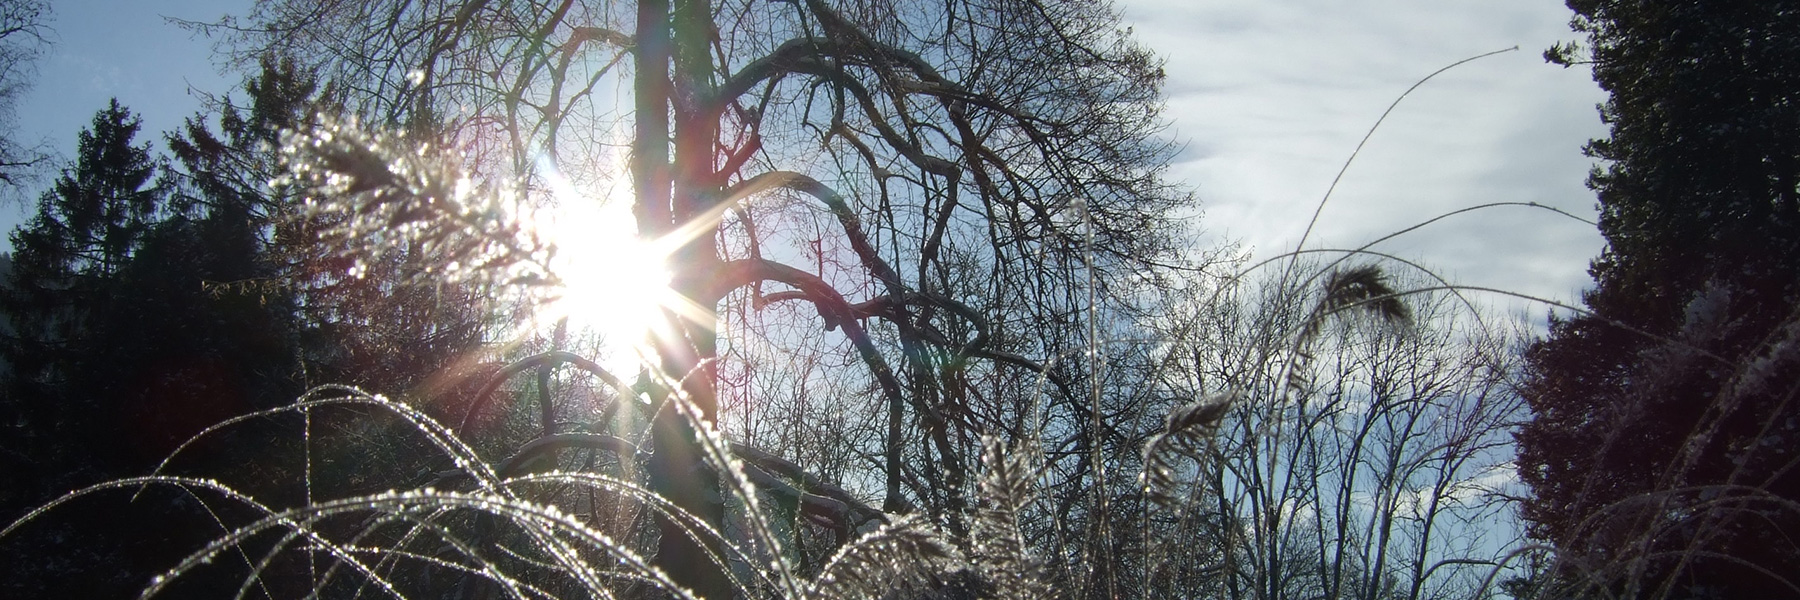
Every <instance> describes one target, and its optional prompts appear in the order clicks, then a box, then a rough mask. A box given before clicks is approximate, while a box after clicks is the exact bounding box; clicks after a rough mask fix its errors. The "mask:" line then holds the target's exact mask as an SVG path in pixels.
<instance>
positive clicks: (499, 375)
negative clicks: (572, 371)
mask: <svg viewBox="0 0 1800 600" xmlns="http://www.w3.org/2000/svg"><path fill="white" fill-rule="evenodd" d="M564 363H567V364H570V365H574V366H575V368H578V369H581V370H583V371H587V372H588V373H590V374H593V376H595V377H598V378H600V381H602V382H605V383H606V385H609V386H612V389H613V391H614V392H615V393H617V394H618V395H619V400H620V401H623V400H624V399H626V398H631V397H632V396H633V392H632V390H631V386H628V385H625V383H624V382H622V381H619V378H617V377H614V376H613V374H612V373H608V372H607V371H606V369H604V368H601V367H600V365H599V364H598V363H595V362H594V361H591V360H588V359H586V358H582V357H581V356H580V355H577V354H574V353H571V352H565V351H562V350H553V351H550V352H545V353H543V354H536V355H532V356H527V357H525V358H522V359H519V360H518V361H516V362H514V363H512V364H509V365H506V366H504V367H501V368H500V370H499V371H496V372H495V373H494V374H493V375H491V376H489V377H488V381H487V383H485V384H482V386H481V390H479V391H477V392H475V399H474V400H473V401H471V402H470V403H469V408H468V409H467V410H465V411H463V418H462V420H461V421H457V424H456V430H457V431H465V430H467V429H468V427H469V419H471V418H474V416H475V413H477V412H480V411H481V409H482V408H483V407H484V406H486V405H487V403H488V397H489V396H492V395H493V393H494V390H497V389H499V388H500V384H503V383H506V380H508V379H511V378H512V376H514V375H518V374H519V373H522V372H525V371H526V370H528V369H532V368H534V367H540V366H556V365H559V364H564ZM545 433H549V432H545Z"/></svg>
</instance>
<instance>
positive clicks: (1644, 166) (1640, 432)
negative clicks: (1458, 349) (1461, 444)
mask: <svg viewBox="0 0 1800 600" xmlns="http://www.w3.org/2000/svg"><path fill="white" fill-rule="evenodd" d="M1569 6H1570V8H1572V9H1574V10H1575V13H1576V18H1575V27H1576V29H1577V30H1578V31H1581V32H1583V33H1586V34H1587V35H1588V40H1587V45H1586V47H1585V48H1584V47H1581V46H1577V45H1573V44H1571V45H1562V46H1558V47H1557V48H1554V49H1552V50H1551V51H1550V52H1549V53H1547V56H1548V57H1549V58H1550V59H1552V60H1554V61H1557V62H1561V63H1563V64H1573V63H1576V62H1581V63H1586V64H1591V65H1592V66H1593V69H1594V77H1595V80H1596V81H1598V82H1599V83H1600V85H1601V86H1602V87H1603V88H1605V89H1606V90H1607V91H1608V92H1609V93H1610V94H1611V95H1610V98H1609V100H1608V101H1607V102H1606V104H1605V105H1604V106H1603V107H1602V111H1601V112H1602V116H1603V117H1604V119H1605V120H1606V122H1607V123H1608V124H1610V125H1611V128H1612V130H1611V135H1610V136H1609V137H1607V138H1605V139H1599V140H1594V141H1593V142H1591V143H1590V144H1589V145H1588V146H1587V152H1588V154H1589V155H1590V156H1593V157H1595V158H1598V159H1601V160H1602V161H1604V162H1603V163H1602V164H1601V165H1600V166H1599V167H1598V168H1596V170H1595V171H1594V173H1593V175H1592V176H1591V177H1590V179H1589V186H1590V187H1592V188H1593V189H1594V190H1595V191H1596V192H1597V193H1598V196H1599V200H1600V208H1601V219H1600V230H1601V233H1602V234H1603V235H1604V236H1605V237H1606V240H1607V248H1606V251H1605V253H1604V254H1602V255H1601V256H1600V257H1599V258H1598V259H1596V260H1595V261H1594V263H1593V266H1592V269H1591V272H1592V273H1593V275H1594V277H1595V280H1596V282H1597V287H1596V288H1595V289H1594V290H1593V291H1592V292H1589V293H1588V294H1587V295H1586V296H1585V300H1586V303H1587V306H1588V307H1589V309H1591V310H1592V313H1591V314H1589V315H1583V316H1578V317H1573V318H1570V319H1567V320H1559V321H1555V322H1553V323H1552V335H1551V337H1550V339H1548V340H1546V341H1544V342H1542V343H1540V344H1538V345H1536V346H1535V347H1533V348H1532V349H1531V351H1530V354H1529V359H1530V369H1529V375H1530V377H1529V381H1528V383H1527V385H1526V387H1525V394H1526V397H1527V398H1528V399H1529V401H1530V403H1531V406H1532V408H1533V410H1534V411H1535V413H1536V416H1535V417H1534V418H1533V419H1532V420H1531V421H1530V422H1529V423H1527V424H1526V425H1525V426H1524V427H1523V429H1522V430H1521V431H1520V432H1519V434H1518V442H1519V445H1520V467H1521V469H1520V472H1521V476H1522V478H1523V479H1524V480H1525V481H1526V482H1527V483H1529V484H1531V487H1532V492H1533V493H1532V496H1531V498H1530V499H1529V500H1528V501H1527V502H1526V504H1525V511H1524V515H1525V517H1526V519H1528V520H1529V521H1530V522H1531V523H1532V531H1533V533H1534V534H1535V535H1536V536H1537V537H1539V538H1540V539H1544V540H1548V541H1550V542H1552V543H1553V544H1555V545H1556V547H1557V548H1558V550H1559V551H1560V553H1561V559H1560V560H1559V561H1558V562H1557V563H1556V565H1557V570H1556V571H1555V572H1554V573H1553V575H1552V576H1551V579H1553V580H1555V581H1557V582H1558V583H1559V584H1566V585H1571V586H1575V587H1576V588H1577V589H1582V590H1590V591H1591V590H1599V589H1604V590H1609V591H1612V592H1615V593H1620V594H1623V595H1624V596H1625V597H1658V598H1660V597H1687V596H1689V595H1695V594H1722V595H1723V596H1726V597H1775V596H1792V595H1794V594H1800V587H1796V585H1800V580H1797V579H1795V578H1794V577H1793V576H1792V574H1793V573H1796V572H1800V545H1796V544H1795V543H1794V541H1793V540H1795V539H1797V538H1796V537H1795V536H1796V535H1797V534H1800V510H1796V508H1797V506H1796V504H1795V503H1796V501H1800V470H1796V469H1795V468H1794V467H1795V464H1796V461H1797V460H1800V457H1796V455H1795V454H1794V452H1793V450H1792V448H1793V445H1792V443H1791V441H1792V440H1793V439H1795V438H1794V436H1795V435H1797V434H1800V404H1796V403H1795V402H1794V396H1795V394H1796V391H1800V388H1797V387H1796V386H1797V385H1800V379H1797V378H1796V377H1795V376H1794V374H1795V373H1796V370H1795V369H1794V366H1793V364H1794V363H1793V361H1794V360H1795V358H1796V356H1795V351H1796V348H1795V346H1794V343H1793V342H1794V339H1795V338H1794V335H1795V333H1796V331H1797V329H1800V320H1797V317H1800V313H1796V307H1800V304H1796V302H1795V298H1796V297H1800V296H1797V295H1796V294H1800V262H1797V261H1800V252H1797V251H1800V189H1797V187H1796V186H1797V184H1800V138H1797V137H1796V136H1794V135H1793V134H1792V132H1793V131H1795V127H1796V126H1800V103H1797V102H1796V94H1797V93H1800V10H1796V9H1795V8H1794V7H1793V6H1790V5H1789V4H1787V3H1751V4H1742V5H1726V4H1719V3H1710V2H1665V3H1640V2H1615V1H1596V0H1580V1H1571V2H1570V3H1569ZM1540 589H1546V590H1548V589H1556V588H1549V587H1544V588H1540ZM1547 593H1549V592H1547Z"/></svg>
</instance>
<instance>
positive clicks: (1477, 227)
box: [0, 0, 1604, 320]
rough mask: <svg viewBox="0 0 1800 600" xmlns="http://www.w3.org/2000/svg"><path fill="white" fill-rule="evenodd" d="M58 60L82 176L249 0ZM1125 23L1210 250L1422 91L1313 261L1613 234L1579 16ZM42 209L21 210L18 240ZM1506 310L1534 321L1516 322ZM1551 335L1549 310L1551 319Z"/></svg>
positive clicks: (27, 110) (68, 18)
mask: <svg viewBox="0 0 1800 600" xmlns="http://www.w3.org/2000/svg"><path fill="white" fill-rule="evenodd" d="M53 4H54V5H55V6H54V10H55V12H56V15H55V18H54V21H53V23H52V27H53V28H54V29H55V31H56V36H55V38H54V39H55V45H54V46H53V47H52V48H51V49H50V50H49V52H48V53H47V54H46V55H45V56H44V57H43V58H41V59H40V60H39V63H38V71H39V77H38V80H37V82H36V85H35V88H34V89H33V90H32V91H31V93H30V94H28V95H27V96H26V97H25V98H24V100H23V102H22V103H21V104H20V106H19V107H18V116H19V119H18V122H19V125H20V130H19V131H18V133H17V135H18V136H19V139H20V140H21V141H35V140H38V139H45V140H47V141H48V142H49V143H51V144H52V146H53V147H54V148H56V149H58V150H59V151H60V152H62V153H63V154H64V155H65V156H66V155H68V154H70V153H72V151H73V146H74V139H75V133H76V132H77V131H79V130H80V128H81V127H82V126H84V125H85V124H86V123H87V122H88V121H89V120H90V119H91V118H92V116H93V113H94V111H96V110H98V109H100V108H101V107H103V106H104V105H105V103H106V101H107V99H108V98H110V97H115V96H116V97H118V98H119V99H120V101H121V102H123V103H124V104H126V105H127V106H129V107H131V108H132V109H133V110H135V111H137V112H139V113H140V114H141V115H142V116H143V118H144V124H145V132H146V133H147V134H150V135H152V136H154V139H157V140H158V141H159V142H160V139H161V132H163V131H167V130H170V129H172V128H174V127H176V126H177V125H179V124H180V122H181V120H182V119H183V118H185V117H187V116H189V115H192V114H193V113H194V112H195V111H196V110H198V109H199V106H200V105H199V101H198V99H197V95H196V92H210V93H222V92H226V91H229V90H230V89H232V88H233V87H234V86H235V85H236V81H237V80H238V76H237V75H229V76H221V75H220V74H219V72H218V69H217V67H218V65H215V64H214V61H213V60H212V57H211V53H210V50H211V44H210V42H209V41H207V40H205V39H200V38H196V37H194V36H193V35H192V34H190V33H189V32H188V31H185V30H182V29H180V28H178V27H176V26H174V25H171V24H169V23H167V22H165V20H164V17H178V18H185V19H195V20H211V19H215V18H217V17H219V16H220V15H223V14H226V13H229V12H233V11H242V10H243V9H244V8H246V7H247V6H248V4H249V3H248V2H247V1H246V0H200V1H193V0H182V1H176V0H139V1H123V0H57V1H56V2H54V3H53ZM1120 8H1121V9H1122V10H1123V12H1124V16H1125V23H1124V24H1125V25H1126V26H1129V27H1132V28H1133V30H1134V32H1135V33H1136V35H1137V38H1138V39H1139V40H1140V41H1141V42H1142V43H1144V44H1146V45H1147V46H1149V47H1151V48H1152V49H1154V50H1156V51H1157V52H1158V53H1159V54H1160V55H1162V56H1163V57H1164V58H1165V59H1166V60H1167V71H1168V75H1169V79H1168V83H1167V88H1166V91H1167V92H1168V96H1169V105H1168V111H1167V117H1168V118H1169V121H1170V126H1171V127H1170V130H1169V135H1170V136H1171V137H1172V138H1173V139H1175V140H1176V141H1178V142H1179V143H1181V144H1183V145H1184V150H1183V151H1182V153H1181V154H1180V155H1179V156H1178V157H1177V160H1176V162H1175V163H1174V165H1172V167H1171V170H1170V175H1171V176H1173V177H1174V178H1176V179H1177V180H1179V181H1180V182H1181V183H1184V184H1185V185H1188V186H1190V187H1191V188H1192V189H1194V190H1195V191H1196V193H1198V194H1199V196H1200V197H1201V199H1202V200H1203V202H1205V209H1206V216H1205V218H1204V219H1203V220H1201V221H1200V224H1201V227H1202V228H1203V230H1204V236H1203V238H1202V239H1203V240H1204V243H1207V244H1216V243H1223V242H1226V241H1237V242H1241V243H1242V244H1244V248H1245V250H1246V251H1247V252H1254V253H1255V254H1256V255H1257V256H1259V257H1262V256H1269V255H1271V254H1273V253H1279V252H1281V251H1285V250H1287V249H1291V248H1292V246H1293V244H1294V243H1295V242H1296V241H1298V239H1299V237H1300V233H1301V231H1303V230H1304V228H1305V225H1306V220H1307V218H1308V217H1309V216H1310V215H1311V214H1312V211H1313V209H1314V207H1315V206H1316V205H1317V202H1318V200H1319V198H1320V197H1321V195H1323V194H1324V193H1325V190H1326V189H1327V188H1328V187H1329V186H1330V184H1331V181H1332V178H1333V177H1334V176H1335V175H1336V173H1337V171H1338V169H1339V167H1340V166H1341V165H1342V163H1343V161H1344V160H1345V158H1347V157H1348V156H1349V155H1350V153H1351V151H1352V150H1353V149H1355V148H1356V144H1357V141H1358V140H1359V139H1361V137H1362V136H1363V134H1364V133H1365V131H1366V130H1367V129H1368V127H1369V126H1370V125H1372V124H1374V122H1375V120H1376V119H1377V118H1378V117H1380V116H1381V114H1382V111H1383V110H1384V109H1385V108H1386V107H1387V106H1388V104H1389V103H1391V102H1392V101H1393V100H1394V98H1395V97H1396V96H1398V95H1399V94H1400V93H1401V92H1403V91H1405V90H1406V89H1407V87H1408V86H1411V85H1412V84H1413V82H1415V81H1417V80H1418V79H1419V78H1421V77H1423V76H1425V75H1427V74H1429V73H1431V72H1432V71H1434V70H1437V69H1438V68H1441V67H1443V66H1445V65H1448V64H1450V63H1453V62H1456V61H1457V60H1460V59H1463V58H1467V57H1469V56H1474V55H1477V54H1481V53H1484V52H1488V51H1492V50H1498V49H1501V48H1508V47H1512V46H1518V47H1519V50H1518V51H1517V52H1510V53H1506V54H1501V55H1497V56H1493V57H1490V58H1486V59H1483V60H1480V61H1476V62H1473V63H1469V64H1466V65H1463V66H1461V67H1458V68H1457V69H1454V70H1451V71H1449V72H1446V73H1444V74H1443V75H1440V76H1438V77H1437V78H1435V79H1434V80H1433V81H1432V82H1431V83H1428V84H1426V85H1425V86H1424V87H1422V88H1420V89H1419V90H1418V91H1416V92H1414V93H1413V94H1412V95H1411V96H1409V97H1408V98H1407V99H1406V100H1405V101H1404V102H1403V103H1401V105H1400V106H1399V107H1398V109H1397V110H1396V111H1395V113H1394V114H1393V115H1392V116H1390V117H1388V120H1387V121H1386V122H1385V124H1383V125H1382V128H1381V130H1379V131H1378V132H1377V133H1376V134H1375V135H1374V137H1372V138H1371V139H1370V141H1369V143H1368V145H1367V146H1366V147H1365V148H1364V149H1363V151H1362V153H1361V155H1360V156H1359V157H1358V158H1357V161H1356V164H1355V165H1354V166H1352V167H1351V169H1350V170H1349V172H1348V173H1347V174H1346V175H1345V177H1344V179H1343V181H1342V182H1341V183H1339V185H1338V188H1337V190H1336V192H1335V193H1334V195H1333V199H1332V200H1331V202H1330V204H1329V205H1328V206H1326V208H1325V209H1324V212H1323V213H1322V215H1321V217H1320V222H1319V224H1318V226H1317V228H1316V229H1315V231H1314V233H1313V235H1312V238H1311V239H1309V241H1308V243H1307V246H1308V247H1309V248H1318V247H1340V248H1341V247H1355V246H1358V245H1361V244H1363V243H1365V242H1368V241H1370V240H1373V239H1376V238H1378V237H1380V236H1382V235H1385V234H1387V233H1391V232H1393V231H1396V230H1399V229H1401V228H1404V227H1407V226H1410V225H1412V224H1414V223H1417V222H1419V221H1422V220H1425V219H1428V218H1430V217H1432V216H1435V215H1437V214H1440V213H1443V212H1447V211H1450V210H1455V209H1457V208H1462V207H1468V206H1474V205H1478V204H1483V203H1488V202H1538V203H1540V204H1545V205H1549V206H1555V207H1558V208H1561V209H1564V210H1568V211H1570V212H1573V213H1575V214H1578V215H1583V216H1586V217H1588V218H1592V216H1593V213H1594V200H1593V195H1592V193H1591V192H1589V191H1588V190H1586V189H1585V188H1584V187H1583V185H1582V181H1583V178H1584V177H1585V175H1586V173H1587V171H1588V169H1589V168H1590V167H1591V165H1592V164H1593V161H1592V160H1590V159H1588V158H1586V157H1583V156H1581V154H1580V151H1579V148H1580V146H1581V144H1582V143H1583V142H1584V141H1586V140H1587V139H1589V138H1592V137H1597V136H1599V135H1602V134H1603V133H1604V129H1603V127H1602V126H1601V124H1600V121H1599V118H1598V116H1597V114H1596V112H1595V109H1594V106H1595V104H1596V103H1598V102H1600V101H1602V100H1603V99H1604V96H1603V95H1602V93H1601V92H1600V90H1599V89H1598V88H1597V87H1596V86H1595V85H1594V84H1593V82H1592V80H1591V79H1590V78H1589V73H1587V72H1586V71H1585V70H1582V69H1564V68H1562V67H1558V66H1555V65H1549V64H1545V63H1544V62H1543V60H1542V58H1540V56H1539V55H1540V53H1541V52H1542V50H1543V49H1544V48H1547V47H1549V46H1550V44H1551V43H1553V42H1556V41H1558V40H1569V39H1574V37H1575V36H1574V34H1572V33H1570V32H1569V31H1568V27H1567V21H1568V16H1569V15H1568V10H1567V9H1566V8H1564V7H1563V6H1562V4H1561V2H1560V1H1559V0H1466V1H1458V2H1435V3H1427V2H1416V1H1401V0H1365V1H1363V2H1356V3H1345V2H1336V1H1330V0H1282V1H1280V2H1270V1H1267V0H1206V1H1193V0H1130V1H1128V2H1123V3H1122V4H1121V5H1120ZM20 210H22V208H21V207H19V206H17V205H14V206H9V207H6V208H4V209H0V217H4V218H3V219H0V226H4V227H5V228H6V229H8V230H10V229H11V227H12V225H13V224H14V223H16V222H17V219H18V213H19V211H20ZM1600 248H1601V240H1600V238H1599V236H1598V234H1597V233H1595V232H1594V230H1593V228H1592V227H1590V226H1587V225H1583V224H1580V223H1577V222H1573V221H1570V220H1567V219H1565V218H1562V217H1557V216H1554V215H1551V214H1549V213H1547V212H1543V211H1533V210H1527V209H1521V208H1501V209H1493V210H1486V211H1482V212H1477V213H1471V214H1467V215H1463V216H1460V217H1455V218H1451V219H1448V220H1445V221H1443V222H1440V223H1437V224H1434V225H1432V226H1430V227H1427V228H1424V229H1421V230H1419V231H1417V232H1414V233H1411V234H1408V235H1407V236H1403V237H1402V238H1399V239H1396V240H1393V241H1390V242H1385V243H1383V244H1382V245H1380V246H1377V247H1375V249H1377V250H1385V251H1388V252H1392V253H1395V254H1398V255H1400V256H1403V257H1406V258H1413V259H1423V260H1424V261H1425V262H1426V263H1428V264H1430V265H1431V266H1433V267H1434V268H1435V269H1437V270H1438V271H1439V272H1440V274H1442V275H1444V276H1446V277H1448V278H1450V279H1451V280H1453V281H1457V282H1459V283H1467V284H1471V285H1482V286H1491V287H1498V288H1503V289H1509V290H1514V291H1518V292H1521V293H1527V294H1533V295H1539V296H1545V297H1551V298H1555V299H1559V300H1562V301H1565V302H1569V301H1573V300H1574V299H1575V298H1576V294H1577V293H1578V291H1579V290H1581V289H1583V288H1584V287H1586V286H1587V285H1588V284H1589V280H1588V276H1587V274H1586V267H1587V263H1588V261H1589V260H1590V259H1592V258H1593V257H1594V256H1595V255H1597V254H1598V252H1599V251H1600ZM1502 305H1504V306H1513V307H1517V306H1521V305H1519V304H1515V303H1502ZM1531 312H1532V313H1533V315H1534V316H1535V318H1536V319H1538V320H1541V318H1542V314H1543V309H1542V308H1536V309H1532V310H1531Z"/></svg>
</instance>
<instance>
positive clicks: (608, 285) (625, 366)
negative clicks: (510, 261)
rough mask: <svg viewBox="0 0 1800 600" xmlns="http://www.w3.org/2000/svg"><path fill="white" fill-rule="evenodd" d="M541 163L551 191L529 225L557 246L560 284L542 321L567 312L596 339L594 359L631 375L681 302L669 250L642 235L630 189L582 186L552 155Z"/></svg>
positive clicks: (578, 330)
mask: <svg viewBox="0 0 1800 600" xmlns="http://www.w3.org/2000/svg"><path fill="white" fill-rule="evenodd" d="M540 170H541V172H543V173H545V180H546V181H547V182H548V183H549V187H550V192H551V194H552V195H553V198H552V201H551V202H550V203H549V206H546V207H544V208H542V209H540V210H539V211H538V213H537V214H534V215H533V218H532V225H533V227H534V228H535V229H536V233H537V235H538V236H540V239H544V240H546V241H548V242H549V243H550V244H552V245H553V246H554V247H555V249H556V253H555V255H554V256H553V257H552V259H551V263H550V265H549V266H550V270H551V272H552V273H554V274H555V275H556V277H557V278H558V279H559V280H560V281H561V283H562V286H561V287H560V288H559V289H557V290H556V291H555V294H554V296H553V298H552V299H551V300H550V301H549V302H548V303H547V304H546V305H545V306H544V307H543V308H542V309H540V311H539V314H538V315H537V320H538V321H539V322H540V323H554V322H556V321H557V320H560V319H564V318H567V319H568V326H569V332H570V333H571V334H575V335H590V336H595V337H597V338H599V340H600V341H601V352H600V354H601V355H600V356H597V357H594V359H595V360H596V361H597V362H599V363H600V365H601V366H603V367H605V368H606V370H608V371H611V372H612V373H613V375H615V376H618V377H621V378H626V379H629V378H630V377H631V376H632V375H633V374H635V373H636V372H637V370H638V366H639V365H641V364H645V361H647V360H653V359H652V358H651V357H654V356H655V351H654V349H653V348H652V345H651V337H650V336H653V335H659V334H660V333H661V331H662V329H663V328H665V327H666V326H667V325H666V319H665V317H664V314H665V311H664V309H665V308H668V307H672V306H677V305H678V303H677V302H676V293H675V292H674V291H672V290H671V289H669V279H670V270H669V267H668V259H669V253H670V252H671V250H672V249H671V248H668V247H666V246H667V244H663V243H660V242H659V241H658V240H646V239H644V238H643V237H641V236H640V235H638V231H637V219H636V218H635V217H634V216H633V215H632V213H631V201H630V196H629V194H585V193H582V192H581V191H580V190H577V189H576V188H575V186H574V185H573V184H572V183H571V182H570V181H569V180H568V179H567V178H566V177H564V176H563V175H562V173H561V172H559V171H557V170H556V169H555V168H554V165H550V164H549V162H548V161H547V160H545V161H540Z"/></svg>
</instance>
